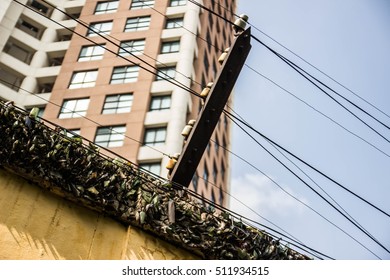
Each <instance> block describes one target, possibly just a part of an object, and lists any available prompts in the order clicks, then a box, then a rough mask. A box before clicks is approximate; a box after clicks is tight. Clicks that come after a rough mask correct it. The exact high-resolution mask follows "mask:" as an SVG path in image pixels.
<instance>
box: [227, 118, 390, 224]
mask: <svg viewBox="0 0 390 280" xmlns="http://www.w3.org/2000/svg"><path fill="white" fill-rule="evenodd" d="M224 112H225V114H228V115H231V117H232V118H235V119H237V121H239V122H241V123H242V124H243V125H245V126H247V127H248V128H249V129H251V130H252V131H253V132H255V133H257V134H258V135H260V136H261V137H263V138H264V139H266V140H267V141H269V142H270V143H272V144H274V145H275V146H277V147H278V148H280V149H281V150H283V151H284V152H286V153H287V154H289V155H291V156H292V157H294V158H295V159H297V160H299V161H300V162H302V163H303V164H305V165H306V166H308V167H310V168H311V169H313V170H314V171H316V172H317V173H319V174H321V175H322V176H324V177H325V178H326V179H328V180H330V181H331V182H333V183H334V184H336V185H337V186H339V187H341V188H342V189H344V190H345V191H347V192H349V193H350V194H352V195H353V196H355V197H357V198H359V199H360V200H362V201H363V202H365V203H367V204H368V205H370V206H371V207H373V208H375V209H376V210H378V211H379V212H381V213H382V214H384V215H386V216H388V217H389V218H390V214H388V213H386V212H385V211H384V210H382V209H380V208H379V207H377V206H375V205H374V204H372V203H371V202H369V201H368V200H366V199H364V198H363V197H361V196H359V195H358V194H356V193H355V192H353V191H351V190H350V189H348V188H347V187H345V186H343V185H342V184H341V183H339V182H337V181H336V180H334V179H332V178H331V177H329V176H328V175H326V174H325V173H323V172H322V171H320V170H318V169H317V168H315V167H314V166H313V165H311V164H309V163H307V162H306V161H304V160H303V159H301V158H300V157H298V156H296V155H294V154H293V153H292V152H290V151H288V150H287V149H286V148H284V147H282V146H281V145H279V144H278V143H276V142H275V141H273V140H271V139H270V138H268V137H267V136H265V135H264V134H262V133H261V132H259V131H258V130H256V129H255V128H253V127H252V126H250V125H249V124H247V123H246V122H243V121H242V120H240V119H238V118H236V117H235V116H234V115H232V114H231V113H230V112H228V111H224Z"/></svg>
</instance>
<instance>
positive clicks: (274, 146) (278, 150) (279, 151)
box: [227, 105, 372, 236]
mask: <svg viewBox="0 0 390 280" xmlns="http://www.w3.org/2000/svg"><path fill="white" fill-rule="evenodd" d="M227 107H228V108H229V109H230V110H231V111H232V112H233V113H234V114H236V115H237V116H238V117H239V118H240V119H241V120H242V121H243V122H244V123H245V124H247V125H249V123H248V122H246V121H245V120H244V118H243V117H241V116H240V115H239V114H237V113H236V112H235V111H234V110H233V109H232V108H230V107H229V106H228V105H227ZM266 141H267V142H268V143H269V144H270V145H271V146H272V147H273V148H274V149H276V151H277V152H278V153H279V154H281V155H282V156H283V157H284V158H285V159H287V160H288V161H289V162H290V163H291V164H293V165H294V166H295V167H296V168H297V169H298V170H299V171H301V172H302V173H303V174H304V175H305V176H306V177H307V178H308V179H309V180H310V181H312V182H313V183H314V184H315V185H316V186H317V187H318V188H319V189H320V190H321V191H323V192H324V193H325V194H326V195H327V196H328V197H329V198H330V199H331V200H332V201H333V202H334V203H335V204H336V205H337V206H338V207H339V208H340V209H341V210H342V211H344V213H345V214H346V215H347V216H348V217H350V218H351V220H353V221H354V222H355V223H356V224H357V225H359V226H360V227H361V228H362V229H363V230H364V231H366V233H367V234H370V235H371V236H372V234H371V233H370V232H369V231H368V230H367V229H365V228H364V227H363V226H362V225H361V224H360V223H359V222H358V221H357V220H356V219H354V218H353V217H352V216H351V215H350V214H349V213H348V212H347V211H346V210H345V209H344V208H343V207H342V206H341V205H340V204H339V203H338V202H337V201H336V200H335V199H334V198H333V197H332V196H331V195H330V194H329V193H328V192H326V191H325V190H324V188H322V187H321V186H320V185H319V184H318V183H317V182H316V181H314V180H313V178H311V177H310V176H309V175H308V174H307V173H306V172H305V171H304V170H302V168H300V167H299V166H298V165H297V164H296V163H295V162H293V161H292V160H291V159H290V158H288V157H287V156H286V155H285V154H284V153H282V151H281V150H280V149H279V148H278V147H277V146H276V145H274V144H273V143H271V142H270V141H268V140H266ZM260 146H261V147H262V148H263V149H264V150H265V151H266V152H267V153H268V154H271V152H269V151H268V150H267V149H266V148H265V147H264V146H263V145H261V144H260ZM273 157H274V158H275V159H276V157H275V156H273ZM278 162H280V161H279V160H278ZM261 173H263V172H261ZM263 174H264V173H263ZM298 201H300V200H298ZM303 204H304V203H303ZM304 205H306V204H304Z"/></svg>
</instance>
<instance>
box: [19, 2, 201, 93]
mask: <svg viewBox="0 0 390 280" xmlns="http://www.w3.org/2000/svg"><path fill="white" fill-rule="evenodd" d="M13 1H15V2H17V3H18V4H20V5H22V6H24V7H26V8H28V9H30V10H32V11H34V12H35V13H38V14H40V13H39V12H38V11H36V10H34V9H33V8H31V7H29V6H28V5H25V4H23V3H21V2H19V1H18V0H13ZM43 1H44V2H46V1H45V0H43ZM46 3H47V4H48V5H50V6H51V7H53V8H54V9H56V10H58V11H60V12H61V13H63V14H65V15H66V16H68V17H70V18H71V19H73V20H74V21H76V22H77V23H79V24H81V25H82V26H84V27H85V28H87V29H88V30H90V31H92V32H94V33H95V34H97V35H98V36H100V37H101V38H103V39H105V40H106V41H108V42H110V43H111V44H113V45H114V46H117V47H119V48H120V49H122V50H123V51H125V52H126V53H129V54H130V55H132V56H134V57H135V58H137V59H138V60H140V61H141V62H143V63H145V64H147V65H148V66H149V67H151V68H152V69H154V70H156V71H157V72H154V71H152V70H150V69H148V68H146V67H145V66H142V65H140V64H137V63H134V62H133V61H131V60H129V59H128V58H126V57H124V56H122V55H119V54H117V53H116V52H114V51H112V50H110V49H108V48H106V47H104V46H101V45H99V44H98V43H96V42H94V41H93V40H91V39H90V38H88V37H86V36H84V35H82V34H80V33H78V32H76V31H74V30H72V29H71V28H69V27H67V26H65V25H63V24H61V23H59V22H58V21H56V20H53V19H52V18H50V17H47V16H45V15H42V14H40V15H41V16H43V17H45V18H47V19H49V20H50V21H52V22H54V23H56V24H58V25H60V26H61V27H63V28H65V29H66V30H68V31H71V32H72V33H74V34H76V35H78V36H80V37H82V38H83V39H86V40H88V41H89V42H91V43H93V44H95V45H99V46H100V47H102V48H104V49H105V50H107V51H108V52H110V53H112V54H115V55H116V56H118V57H120V58H123V59H124V60H126V61H127V62H130V63H132V64H134V65H138V66H139V67H140V68H142V69H143V70H145V71H147V72H149V73H151V74H153V75H155V76H157V77H159V78H161V79H163V80H165V81H168V82H169V83H171V84H173V85H176V86H177V87H179V88H181V89H184V90H185V91H187V92H189V93H191V94H193V95H195V96H198V97H200V95H199V94H198V93H197V92H195V91H194V90H192V89H191V88H189V87H187V86H185V85H184V84H182V83H181V82H179V81H177V80H174V79H169V78H166V75H165V74H164V73H162V74H163V75H159V74H158V72H160V70H159V69H158V68H157V67H154V66H153V65H151V64H150V63H148V62H147V61H145V60H143V59H142V58H140V57H138V56H136V55H134V54H133V53H131V52H129V51H127V50H126V49H125V48H123V47H121V46H120V45H118V44H117V43H115V42H114V41H112V40H110V39H108V38H107V37H106V36H103V35H102V34H101V33H100V32H97V31H96V30H94V29H93V28H91V27H89V26H88V25H87V24H85V23H84V22H82V21H80V20H78V19H76V18H75V17H73V16H72V15H70V14H68V13H66V12H65V11H62V10H61V9H59V8H58V7H56V6H54V5H52V4H51V3H48V2H46Z"/></svg>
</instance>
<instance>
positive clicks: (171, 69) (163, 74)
mask: <svg viewBox="0 0 390 280" xmlns="http://www.w3.org/2000/svg"><path fill="white" fill-rule="evenodd" d="M157 70H158V71H157V75H156V81H161V80H167V79H174V78H175V73H176V66H168V67H160V68H158V69H157Z"/></svg>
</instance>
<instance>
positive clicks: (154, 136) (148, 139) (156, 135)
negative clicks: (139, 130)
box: [144, 127, 167, 146]
mask: <svg viewBox="0 0 390 280" xmlns="http://www.w3.org/2000/svg"><path fill="white" fill-rule="evenodd" d="M166 136H167V128H166V127H154V128H147V129H145V136H144V145H148V146H153V145H157V144H164V143H165V138H166Z"/></svg>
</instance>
